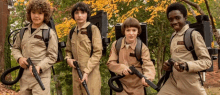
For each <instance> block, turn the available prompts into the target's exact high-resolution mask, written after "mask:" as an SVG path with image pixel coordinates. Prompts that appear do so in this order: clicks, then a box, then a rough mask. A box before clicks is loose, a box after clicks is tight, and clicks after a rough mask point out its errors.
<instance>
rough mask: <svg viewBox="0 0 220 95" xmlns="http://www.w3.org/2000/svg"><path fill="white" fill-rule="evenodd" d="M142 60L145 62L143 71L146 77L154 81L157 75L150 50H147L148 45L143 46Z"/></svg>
mask: <svg viewBox="0 0 220 95" xmlns="http://www.w3.org/2000/svg"><path fill="white" fill-rule="evenodd" d="M142 44H143V43H142ZM141 58H142V61H143V64H142V69H143V73H144V76H146V77H147V78H149V79H151V80H154V78H155V74H156V72H155V67H154V64H153V62H152V61H151V58H150V53H149V49H148V48H147V46H146V45H143V46H142V55H141Z"/></svg>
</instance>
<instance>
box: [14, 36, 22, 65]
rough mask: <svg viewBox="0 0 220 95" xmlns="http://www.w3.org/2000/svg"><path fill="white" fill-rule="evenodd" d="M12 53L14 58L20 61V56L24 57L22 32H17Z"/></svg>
mask: <svg viewBox="0 0 220 95" xmlns="http://www.w3.org/2000/svg"><path fill="white" fill-rule="evenodd" d="M12 55H13V56H14V58H15V59H16V60H17V61H18V58H20V57H23V55H22V52H21V39H20V33H18V34H17V36H16V40H15V42H14V44H13V46H12Z"/></svg>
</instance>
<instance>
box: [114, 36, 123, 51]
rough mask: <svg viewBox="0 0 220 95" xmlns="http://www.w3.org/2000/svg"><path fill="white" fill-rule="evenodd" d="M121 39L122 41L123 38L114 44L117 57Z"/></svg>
mask: <svg viewBox="0 0 220 95" xmlns="http://www.w3.org/2000/svg"><path fill="white" fill-rule="evenodd" d="M122 39H123V37H121V38H119V39H118V40H117V41H116V44H115V49H116V52H117V55H119V51H120V49H121V43H122Z"/></svg>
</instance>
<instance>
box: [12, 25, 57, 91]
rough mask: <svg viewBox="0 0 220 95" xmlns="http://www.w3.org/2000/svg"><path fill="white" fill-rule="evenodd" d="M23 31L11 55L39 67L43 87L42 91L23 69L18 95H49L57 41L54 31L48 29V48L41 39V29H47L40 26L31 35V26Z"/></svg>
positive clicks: (44, 26)
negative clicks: (23, 58)
mask: <svg viewBox="0 0 220 95" xmlns="http://www.w3.org/2000/svg"><path fill="white" fill-rule="evenodd" d="M27 27H28V29H26V30H25V32H24V35H23V39H22V41H21V40H20V34H18V35H17V37H16V41H15V43H14V45H13V47H12V54H13V56H14V58H15V59H16V60H18V58H20V57H25V58H31V60H32V62H33V64H34V65H35V66H40V67H41V69H42V73H41V74H40V77H41V80H42V82H43V84H44V86H45V90H44V91H43V90H42V89H41V87H40V85H39V84H38V82H37V80H36V79H35V77H34V76H32V75H31V73H30V71H29V69H25V70H24V72H23V75H22V77H21V79H20V95H32V94H33V95H50V80H51V69H50V68H51V66H52V65H53V64H54V63H55V62H56V60H57V53H58V40H57V35H56V33H55V32H54V30H52V29H50V37H49V42H48V48H46V45H45V43H44V41H43V39H42V29H48V26H47V25H46V24H44V23H43V24H42V25H41V26H40V27H39V28H37V29H36V30H35V31H34V32H33V33H32V34H31V24H29V25H28V26H27Z"/></svg>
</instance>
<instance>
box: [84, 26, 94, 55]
mask: <svg viewBox="0 0 220 95" xmlns="http://www.w3.org/2000/svg"><path fill="white" fill-rule="evenodd" d="M86 30H87V36H88V38H89V40H90V41H91V53H90V57H91V56H92V54H93V44H92V24H91V23H90V24H89V26H87V27H86Z"/></svg>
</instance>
